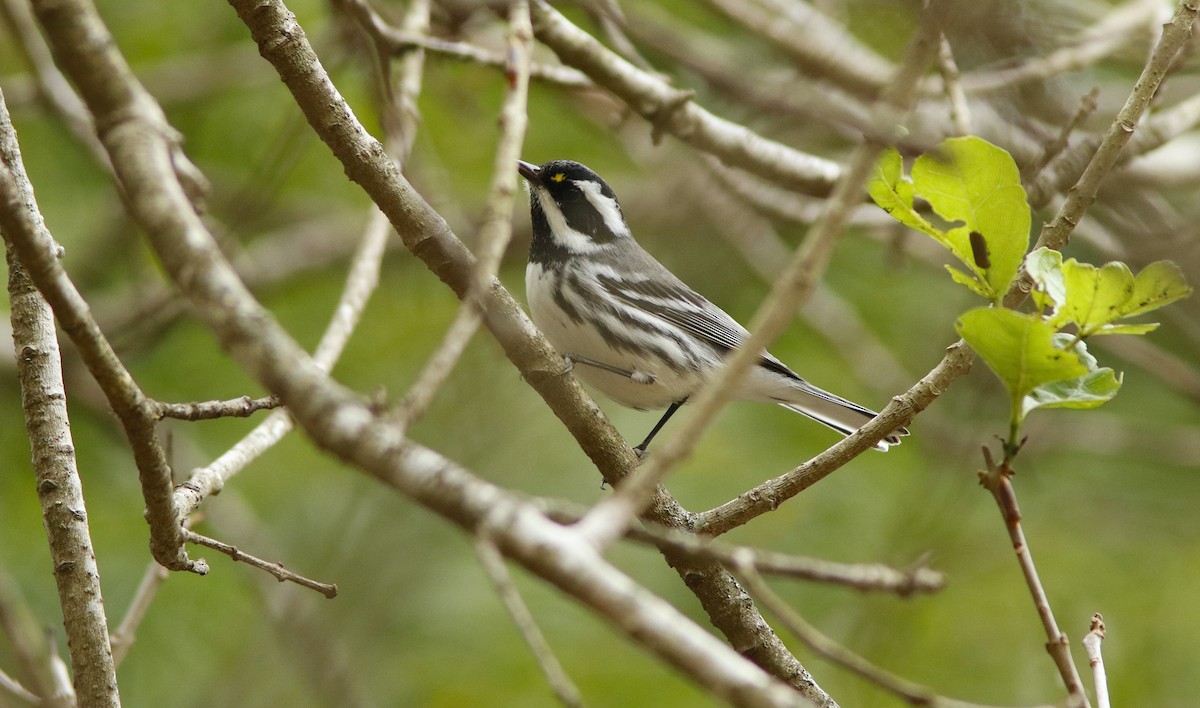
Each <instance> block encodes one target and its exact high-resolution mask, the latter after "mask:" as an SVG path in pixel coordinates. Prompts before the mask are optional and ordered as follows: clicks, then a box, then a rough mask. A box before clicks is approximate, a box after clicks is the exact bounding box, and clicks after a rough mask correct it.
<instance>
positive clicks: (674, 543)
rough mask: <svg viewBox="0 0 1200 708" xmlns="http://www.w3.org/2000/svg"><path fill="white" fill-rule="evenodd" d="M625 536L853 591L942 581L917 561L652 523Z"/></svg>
mask: <svg viewBox="0 0 1200 708" xmlns="http://www.w3.org/2000/svg"><path fill="white" fill-rule="evenodd" d="M629 537H630V538H631V539H633V540H635V541H642V542H645V543H653V544H654V545H656V546H659V547H660V548H661V547H664V546H665V547H667V548H671V549H672V550H676V551H679V552H681V553H685V554H687V555H691V556H697V557H700V558H708V559H712V560H716V561H720V562H721V563H722V564H724V565H725V566H726V567H734V566H735V565H736V564H738V563H749V564H751V565H752V566H753V567H754V568H755V569H756V570H757V571H758V572H759V573H765V574H768V575H783V576H786V577H789V578H798V579H800V580H811V581H814V582H819V583H829V584H830V585H842V586H844V587H848V588H854V589H855V590H863V591H880V592H890V593H895V594H897V595H900V596H906V595H910V594H912V593H914V592H937V591H939V590H941V589H942V587H943V586H944V585H945V583H946V578H945V576H944V575H942V574H941V573H939V572H938V571H936V570H932V569H930V568H927V567H925V566H924V565H921V564H917V565H914V566H913V567H911V568H909V569H907V570H899V569H896V568H892V567H890V566H886V565H882V564H880V563H836V562H834V561H827V560H823V559H820V558H809V557H807V556H797V555H793V554H789V553H778V552H776V551H767V550H763V549H758V548H750V547H747V546H737V545H731V544H727V543H719V542H716V541H712V540H709V539H707V538H705V537H703V536H695V535H693V534H687V533H681V532H679V531H673V530H671V529H664V528H660V527H656V526H654V525H646V526H633V527H630V529H629Z"/></svg>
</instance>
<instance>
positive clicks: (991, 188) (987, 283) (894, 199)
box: [867, 137, 1030, 301]
mask: <svg viewBox="0 0 1200 708" xmlns="http://www.w3.org/2000/svg"><path fill="white" fill-rule="evenodd" d="M867 191H868V192H869V193H870V194H871V198H872V199H874V200H875V203H876V204H878V205H879V206H880V207H882V208H883V209H884V210H885V211H887V212H888V213H889V214H891V215H892V217H893V218H895V219H896V220H898V221H900V222H901V223H903V224H905V225H906V226H909V227H911V228H913V229H916V230H917V231H921V232H922V233H925V234H928V235H929V236H931V237H933V238H934V239H935V240H937V241H938V242H939V243H941V244H942V245H943V246H945V247H946V248H947V249H948V250H949V251H950V252H951V253H952V254H954V257H955V258H957V259H958V260H959V261H961V262H962V264H963V265H965V266H966V267H967V273H966V274H964V273H963V272H962V271H952V272H951V273H952V277H953V278H954V280H955V282H958V283H961V284H963V285H966V286H967V287H969V288H971V290H973V291H975V292H977V293H979V294H981V295H983V296H984V297H987V298H989V299H991V300H993V301H995V300H997V299H998V298H999V297H1000V296H1001V295H1002V294H1003V293H1004V292H1005V291H1006V290H1007V289H1008V286H1009V284H1010V283H1011V282H1012V280H1013V278H1014V277H1016V274H1017V269H1018V268H1019V267H1020V265H1021V259H1022V258H1023V257H1024V256H1025V251H1026V249H1027V248H1028V247H1029V223H1030V214H1029V205H1028V203H1027V201H1026V198H1025V189H1024V188H1023V187H1022V186H1021V178H1020V172H1019V171H1018V170H1017V166H1016V163H1015V162H1013V159H1012V157H1011V156H1010V155H1009V154H1008V153H1007V152H1005V151H1004V150H1002V149H1000V148H998V147H996V146H995V145H992V144H991V143H989V142H987V141H986V140H982V139H980V138H975V137H963V138H950V139H948V140H945V141H943V142H942V143H941V144H940V145H939V146H938V148H937V150H935V151H934V152H931V153H928V154H925V155H922V156H920V157H918V158H917V159H916V161H915V162H914V163H913V168H912V177H911V182H909V181H906V180H905V179H904V176H903V161H902V159H901V157H900V153H899V152H897V151H896V150H894V149H891V150H887V151H886V152H885V153H884V155H883V157H881V158H880V161H879V164H878V165H877V166H876V170H875V174H874V175H873V176H872V179H871V180H870V182H869V183H868V185H867ZM917 196H919V197H921V198H923V199H925V200H926V201H928V202H929V204H930V206H931V207H933V210H934V212H935V213H937V215H938V216H939V217H941V218H942V219H944V220H945V221H947V222H948V223H950V224H951V225H952V228H950V229H949V230H946V231H942V230H941V229H939V228H937V227H935V226H934V225H933V224H932V223H930V222H929V221H928V220H927V219H925V218H924V217H923V216H921V215H920V214H919V213H918V212H917V211H916V210H914V209H913V199H914V197H917ZM956 272H957V273H958V274H955V273H956ZM964 275H965V277H964ZM971 280H975V281H977V282H978V286H974V285H971V284H970V281H971Z"/></svg>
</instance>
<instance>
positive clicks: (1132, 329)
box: [1092, 322, 1158, 337]
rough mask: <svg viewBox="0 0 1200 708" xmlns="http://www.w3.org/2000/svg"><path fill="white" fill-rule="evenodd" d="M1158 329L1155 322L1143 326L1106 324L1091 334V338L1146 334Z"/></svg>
mask: <svg viewBox="0 0 1200 708" xmlns="http://www.w3.org/2000/svg"><path fill="white" fill-rule="evenodd" d="M1156 329H1158V323H1157V322H1147V323H1145V324H1106V325H1102V326H1101V327H1100V328H1099V329H1097V330H1096V331H1094V332H1092V336H1093V337H1095V336H1098V335H1101V334H1146V333H1147V332H1153V331H1154V330H1156Z"/></svg>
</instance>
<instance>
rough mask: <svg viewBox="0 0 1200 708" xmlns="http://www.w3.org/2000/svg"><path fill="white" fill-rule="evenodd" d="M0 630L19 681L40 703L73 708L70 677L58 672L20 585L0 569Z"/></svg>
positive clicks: (51, 650) (51, 649)
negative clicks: (13, 658)
mask: <svg viewBox="0 0 1200 708" xmlns="http://www.w3.org/2000/svg"><path fill="white" fill-rule="evenodd" d="M0 630H2V631H3V632H4V635H5V636H6V637H7V638H8V643H9V647H10V648H11V649H12V653H13V654H14V655H15V657H16V660H17V665H18V666H19V667H20V669H21V675H22V678H24V679H25V683H26V684H27V685H28V688H29V690H31V692H32V693H33V694H34V695H35V696H37V698H38V700H39V701H40V702H41V704H43V705H46V706H50V707H52V708H73V707H74V706H75V689H74V687H72V686H71V677H70V676H68V675H67V674H66V672H65V671H62V670H60V666H61V664H62V659H60V658H59V657H58V654H56V653H55V648H54V647H53V646H52V644H51V642H50V641H49V639H48V638H47V635H46V632H45V630H44V629H43V628H42V627H41V626H40V625H39V624H38V621H37V619H36V618H35V617H34V615H33V612H32V611H31V610H30V609H29V603H27V602H26V601H25V597H24V596H23V595H22V593H21V588H20V586H19V585H17V582H16V580H15V579H13V577H12V576H11V575H10V574H9V573H8V571H7V570H5V569H4V568H0Z"/></svg>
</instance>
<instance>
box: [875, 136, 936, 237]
mask: <svg viewBox="0 0 1200 708" xmlns="http://www.w3.org/2000/svg"><path fill="white" fill-rule="evenodd" d="M903 167H904V161H903V160H902V159H901V157H900V153H899V152H898V151H897V150H896V148H888V149H886V150H884V151H883V154H882V156H880V158H879V162H878V163H877V164H876V165H875V171H874V172H873V173H872V174H871V178H870V179H869V180H868V181H867V193H868V194H870V195H871V199H873V200H874V201H875V203H876V204H878V205H879V206H880V207H881V208H882V209H883V210H884V211H886V212H887V213H888V214H890V215H891V216H892V218H894V219H895V220H896V221H899V222H900V223H902V224H904V225H905V226H907V227H909V228H911V229H916V230H917V231H920V232H922V233H926V234H929V235H930V236H932V237H934V238H935V239H938V240H939V241H940V240H941V239H942V238H943V234H942V232H941V231H939V230H938V229H937V228H935V227H934V225H933V224H931V223H929V222H928V221H926V220H925V217H923V216H921V215H920V214H918V213H917V212H916V210H914V209H913V185H912V182H910V181H908V180H907V179H905V177H904V174H903Z"/></svg>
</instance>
